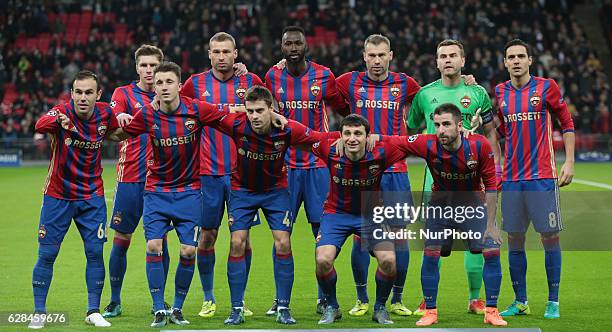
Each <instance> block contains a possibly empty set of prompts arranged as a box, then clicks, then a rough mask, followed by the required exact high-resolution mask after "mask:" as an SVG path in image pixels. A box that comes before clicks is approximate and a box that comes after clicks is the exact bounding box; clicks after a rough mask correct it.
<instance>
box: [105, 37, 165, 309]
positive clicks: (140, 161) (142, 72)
mask: <svg viewBox="0 0 612 332" xmlns="http://www.w3.org/2000/svg"><path fill="white" fill-rule="evenodd" d="M163 59H164V54H163V52H162V50H160V49H159V48H157V47H155V46H151V45H142V46H140V47H139V48H138V49H137V50H136V52H135V53H134V60H135V61H136V73H137V74H138V81H133V82H132V83H130V84H128V85H124V86H121V87H118V88H117V89H115V92H113V96H112V98H111V103H110V107H111V109H112V110H113V113H114V114H115V115H116V116H118V117H122V116H124V114H128V115H131V116H134V114H136V112H138V111H139V110H140V109H141V108H142V107H143V106H145V105H148V104H150V103H151V101H152V100H153V97H154V96H155V91H154V90H153V83H154V82H153V71H154V70H155V68H156V67H157V66H159V64H160V63H161V62H162V61H163ZM151 153H152V152H151V142H150V141H149V139H148V138H147V135H146V134H143V135H140V136H138V137H134V138H130V139H127V140H125V141H122V142H120V143H119V160H118V161H117V188H116V189H115V199H114V204H113V215H112V218H111V222H110V227H111V228H112V229H114V230H115V237H114V239H113V249H112V250H111V254H110V260H109V262H108V275H109V278H110V286H111V299H110V303H109V304H108V305H107V306H106V308H104V313H103V314H102V316H104V317H105V318H109V317H117V316H119V315H121V313H122V311H123V310H122V307H121V288H122V285H123V277H124V276H125V271H126V269H127V251H128V248H129V247H130V242H131V240H132V234H133V233H134V231H135V230H136V227H137V226H138V222H139V221H140V217H142V209H143V202H144V187H145V180H146V178H147V164H148V162H149V161H150V160H151V158H152V155H151ZM162 251H163V256H162V262H163V264H164V271H165V272H166V275H165V278H164V280H167V279H168V266H169V264H170V256H169V253H168V241H167V238H166V237H164V239H163V244H162ZM164 282H165V281H164ZM167 309H170V308H169V307H168V308H167Z"/></svg>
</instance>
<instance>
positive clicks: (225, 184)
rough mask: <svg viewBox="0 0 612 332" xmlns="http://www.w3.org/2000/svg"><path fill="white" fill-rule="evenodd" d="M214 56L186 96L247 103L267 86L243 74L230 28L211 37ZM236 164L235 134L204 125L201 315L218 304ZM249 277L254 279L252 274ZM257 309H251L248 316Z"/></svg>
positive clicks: (208, 313) (211, 313)
mask: <svg viewBox="0 0 612 332" xmlns="http://www.w3.org/2000/svg"><path fill="white" fill-rule="evenodd" d="M208 45H209V48H210V49H209V51H208V57H209V58H210V63H211V66H212V69H210V70H207V71H205V72H203V73H199V74H194V75H191V77H189V79H187V81H186V82H185V84H184V85H183V88H182V89H181V95H183V96H187V97H190V98H195V99H199V100H203V101H206V102H208V103H212V104H219V105H243V104H244V97H245V95H246V91H247V89H248V88H250V87H251V86H253V85H263V82H262V81H261V79H260V78H259V77H257V75H255V74H252V73H246V74H244V75H238V74H237V71H236V70H235V69H234V67H235V66H237V64H236V65H235V64H234V62H235V61H236V58H237V57H238V50H237V49H236V41H235V40H234V37H232V36H231V35H230V34H228V33H226V32H218V33H216V34H215V35H214V36H212V37H211V38H210V41H209V42H208ZM235 168H236V146H235V144H234V142H233V141H232V139H231V138H230V137H229V136H227V135H225V134H223V133H221V132H220V131H219V130H216V129H214V128H212V127H204V128H203V129H202V137H201V142H200V181H201V183H202V194H203V195H204V196H206V197H207V199H204V200H202V204H203V205H202V209H203V212H202V222H201V226H202V236H201V238H200V242H199V244H198V254H197V264H198V272H199V274H200V281H201V283H202V289H203V291H204V300H203V303H202V309H201V310H200V313H199V315H200V316H201V317H213V316H214V315H215V312H216V309H217V305H216V303H215V296H214V293H213V288H214V287H213V285H214V272H215V270H214V269H215V257H216V256H215V242H216V241H217V234H218V231H219V227H220V226H221V219H222V218H223V213H224V211H225V205H226V204H227V202H228V200H229V194H230V191H231V188H230V177H231V174H232V173H233V172H234V171H235ZM245 256H246V262H247V274H248V271H250V267H251V257H252V250H251V246H250V244H248V242H247V248H246V252H245ZM247 279H248V278H247ZM249 314H250V315H252V312H251V311H250V310H248V309H246V308H245V315H247V316H249Z"/></svg>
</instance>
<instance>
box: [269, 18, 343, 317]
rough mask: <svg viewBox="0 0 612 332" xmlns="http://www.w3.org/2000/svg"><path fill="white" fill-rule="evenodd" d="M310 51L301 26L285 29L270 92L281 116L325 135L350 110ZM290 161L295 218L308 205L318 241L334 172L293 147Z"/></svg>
mask: <svg viewBox="0 0 612 332" xmlns="http://www.w3.org/2000/svg"><path fill="white" fill-rule="evenodd" d="M307 50H308V45H307V43H306V36H305V33H304V30H303V29H302V28H300V27H298V26H289V27H286V28H285V29H284V30H283V33H282V39H281V52H282V54H283V57H284V59H283V60H282V61H283V63H284V66H273V67H272V68H270V69H269V70H268V72H267V73H266V87H267V88H268V89H269V90H270V91H271V92H272V94H273V95H274V97H275V99H276V100H277V101H278V105H279V111H280V112H281V114H283V115H284V116H285V117H287V118H288V119H291V120H295V121H297V122H299V123H301V124H303V125H305V126H307V127H309V128H311V129H313V130H316V131H321V132H326V131H328V121H327V112H328V109H329V107H331V109H333V110H334V111H336V112H339V113H341V114H344V113H345V112H346V111H348V108H347V104H346V102H345V101H344V98H343V97H342V96H341V95H340V93H339V92H338V90H337V89H336V81H335V80H336V77H335V76H334V74H333V73H332V71H331V70H330V69H329V68H327V67H325V66H322V65H319V64H317V63H315V62H314V61H311V60H306V51H307ZM281 67H282V68H281ZM285 161H286V165H287V166H288V167H289V170H288V180H289V195H290V199H291V214H292V215H293V216H295V217H297V214H298V212H299V210H300V206H301V205H302V202H303V203H304V209H305V212H306V218H307V219H308V223H310V226H311V230H312V234H313V238H314V237H315V236H316V235H317V233H318V232H319V223H320V222H321V215H322V214H323V202H324V201H325V197H326V196H327V190H328V189H329V188H328V185H327V184H328V183H329V171H328V170H327V168H326V167H325V163H324V162H323V161H322V160H321V159H319V158H317V157H316V156H315V155H313V154H312V153H310V151H309V150H302V149H297V148H293V147H290V148H289V151H288V153H287V154H286V155H285ZM273 255H274V254H273ZM324 305H325V304H324V303H322V302H321V292H320V291H319V297H318V301H317V312H319V313H322V307H323V306H324ZM276 306H277V302H275V303H274V304H273V306H272V308H271V309H270V310H268V312H267V314H268V315H272V314H275V313H276Z"/></svg>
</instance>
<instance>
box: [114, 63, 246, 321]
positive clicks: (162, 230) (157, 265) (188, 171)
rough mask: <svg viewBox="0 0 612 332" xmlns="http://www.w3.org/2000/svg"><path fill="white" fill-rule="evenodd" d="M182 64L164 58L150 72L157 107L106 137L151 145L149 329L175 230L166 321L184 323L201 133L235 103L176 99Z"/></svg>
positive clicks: (161, 312)
mask: <svg viewBox="0 0 612 332" xmlns="http://www.w3.org/2000/svg"><path fill="white" fill-rule="evenodd" d="M180 86H181V68H180V67H179V66H178V65H177V64H175V63H173V62H164V63H161V64H160V65H159V66H157V67H156V68H155V70H154V87H155V94H156V96H157V98H158V99H159V105H158V106H159V107H158V108H159V109H157V105H151V104H149V105H145V106H144V107H143V108H141V110H140V111H139V112H137V113H136V115H134V117H133V119H132V121H131V122H130V123H129V125H127V126H125V127H124V128H123V129H119V130H118V131H117V132H116V133H115V135H113V136H112V137H111V138H112V139H116V140H121V139H125V138H128V137H129V136H132V137H134V136H138V135H141V134H145V133H146V134H148V135H149V139H150V140H151V142H152V143H153V144H152V146H153V163H152V164H151V165H150V166H149V175H148V176H147V180H146V185H145V194H144V212H143V214H144V216H143V220H144V231H145V238H146V240H147V258H146V260H147V264H146V269H147V280H148V282H149V290H150V292H151V296H152V298H153V305H154V309H155V318H154V321H153V323H152V324H151V327H163V326H165V325H166V324H167V322H168V319H167V316H166V315H167V314H166V310H165V308H164V289H165V282H164V274H165V271H164V266H163V264H162V242H163V241H162V239H163V237H164V236H165V234H166V233H167V232H168V231H169V230H171V229H174V230H176V232H177V234H178V237H179V240H180V242H181V249H180V260H179V264H178V267H177V269H176V276H175V294H174V304H173V305H172V312H171V314H170V317H169V319H170V320H171V321H172V322H173V323H175V324H178V325H186V324H189V321H187V320H186V319H185V318H184V317H183V313H182V307H183V303H184V301H185V297H186V296H187V292H188V291H189V286H190V284H191V279H192V278H193V273H194V264H195V255H196V247H197V243H198V238H199V236H200V226H199V222H200V218H201V213H202V210H201V208H195V209H194V206H195V207H201V204H202V201H201V200H202V192H201V191H200V181H199V177H198V175H199V171H200V163H199V156H198V153H197V152H198V151H199V144H200V132H201V130H202V127H203V126H205V125H213V124H214V123H217V122H218V121H220V120H221V119H222V118H223V117H225V116H228V115H229V111H227V109H228V108H229V109H230V111H232V110H236V108H235V107H224V109H225V110H222V111H220V110H218V109H217V108H218V107H217V106H215V105H212V104H209V103H206V102H202V101H198V100H194V99H189V98H186V97H184V98H181V97H180V96H179V89H180Z"/></svg>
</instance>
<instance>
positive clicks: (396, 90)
mask: <svg viewBox="0 0 612 332" xmlns="http://www.w3.org/2000/svg"><path fill="white" fill-rule="evenodd" d="M390 90H391V95H392V96H393V97H396V98H397V96H399V95H400V92H401V90H400V88H399V87H398V86H397V85H394V86H392V87H391V89H390Z"/></svg>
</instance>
